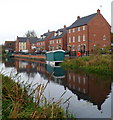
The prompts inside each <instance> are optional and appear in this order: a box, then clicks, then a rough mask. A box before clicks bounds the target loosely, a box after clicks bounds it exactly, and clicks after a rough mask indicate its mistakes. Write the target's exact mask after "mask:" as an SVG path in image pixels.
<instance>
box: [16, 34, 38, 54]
mask: <svg viewBox="0 0 113 120" xmlns="http://www.w3.org/2000/svg"><path fill="white" fill-rule="evenodd" d="M37 40H38V38H37V37H30V38H27V37H18V36H17V40H16V48H15V49H16V52H21V51H23V50H28V52H34V51H35V49H36V46H35V43H36V42H37Z"/></svg>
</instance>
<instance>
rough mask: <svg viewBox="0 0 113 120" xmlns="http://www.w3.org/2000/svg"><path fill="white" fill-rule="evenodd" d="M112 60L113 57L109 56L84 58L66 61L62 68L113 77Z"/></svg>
mask: <svg viewBox="0 0 113 120" xmlns="http://www.w3.org/2000/svg"><path fill="white" fill-rule="evenodd" d="M112 59H113V56H112V55H109V54H106V55H91V56H83V57H77V58H75V59H69V60H65V61H64V62H63V63H61V66H62V67H64V68H65V69H70V70H76V69H80V70H85V71H87V72H92V73H97V74H106V75H107V74H108V75H113V67H112V66H113V61H112Z"/></svg>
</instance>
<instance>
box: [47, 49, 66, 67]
mask: <svg viewBox="0 0 113 120" xmlns="http://www.w3.org/2000/svg"><path fill="white" fill-rule="evenodd" d="M64 59H65V51H64V50H55V51H48V52H46V63H47V64H51V65H52V66H58V64H59V63H61V62H63V61H64Z"/></svg>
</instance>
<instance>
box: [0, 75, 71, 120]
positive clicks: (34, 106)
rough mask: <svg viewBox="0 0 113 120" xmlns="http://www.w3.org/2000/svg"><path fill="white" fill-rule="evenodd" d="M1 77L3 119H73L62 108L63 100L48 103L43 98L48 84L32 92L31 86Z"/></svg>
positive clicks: (41, 85) (39, 86)
mask: <svg viewBox="0 0 113 120" xmlns="http://www.w3.org/2000/svg"><path fill="white" fill-rule="evenodd" d="M0 77H2V119H6V118H30V119H32V118H33V119H36V118H46V119H49V118H67V117H71V115H70V114H69V113H68V112H67V114H66V113H65V112H64V110H63V108H62V107H61V99H60V100H58V102H54V99H52V100H50V101H47V100H46V98H45V97H44V96H43V92H44V90H45V88H46V86H47V84H46V85H44V84H40V85H38V86H37V87H36V89H35V90H32V89H31V84H27V83H25V84H24V85H21V84H20V82H15V81H14V80H12V79H11V78H10V77H7V76H4V75H1V74H0ZM28 91H29V92H28ZM28 93H29V94H28ZM36 93H37V95H36V96H35V99H34V95H35V94H36ZM62 96H63V95H62ZM42 103H43V104H42Z"/></svg>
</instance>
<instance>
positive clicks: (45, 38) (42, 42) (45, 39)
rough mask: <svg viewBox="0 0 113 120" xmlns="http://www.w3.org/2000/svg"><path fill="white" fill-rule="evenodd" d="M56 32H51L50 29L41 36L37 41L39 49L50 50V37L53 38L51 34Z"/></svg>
mask: <svg viewBox="0 0 113 120" xmlns="http://www.w3.org/2000/svg"><path fill="white" fill-rule="evenodd" d="M53 34H54V31H52V32H50V31H49V30H48V32H47V33H44V34H43V35H41V36H40V38H39V39H38V41H37V42H36V47H37V50H39V51H43V50H47V51H48V50H49V47H48V46H49V39H50V38H51V36H52V35H53Z"/></svg>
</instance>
